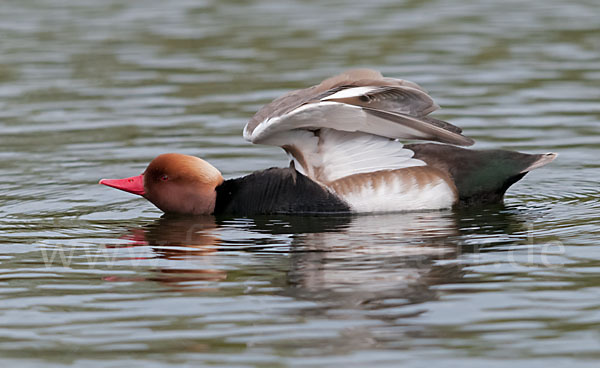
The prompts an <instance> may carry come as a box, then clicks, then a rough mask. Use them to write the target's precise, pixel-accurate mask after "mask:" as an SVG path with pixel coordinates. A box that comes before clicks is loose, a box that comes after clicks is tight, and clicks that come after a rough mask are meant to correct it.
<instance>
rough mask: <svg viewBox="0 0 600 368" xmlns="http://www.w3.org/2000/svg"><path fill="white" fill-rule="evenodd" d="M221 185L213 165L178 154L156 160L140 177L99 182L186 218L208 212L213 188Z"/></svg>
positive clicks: (211, 204) (214, 194)
mask: <svg viewBox="0 0 600 368" xmlns="http://www.w3.org/2000/svg"><path fill="white" fill-rule="evenodd" d="M222 182H223V176H221V173H220V172H219V170H217V169H216V168H215V167H214V166H212V165H211V164H209V163H208V162H206V161H204V160H202V159H200V158H198V157H193V156H188V155H182V154H179V153H165V154H162V155H160V156H158V157H156V158H155V159H154V160H152V162H150V164H149V165H148V167H147V168H146V171H144V173H143V174H141V175H138V176H133V177H130V178H125V179H102V180H100V184H104V185H107V186H109V187H113V188H117V189H120V190H124V191H126V192H129V193H133V194H138V195H141V196H143V197H144V198H146V199H147V200H149V201H150V202H152V203H153V204H154V205H155V206H156V207H158V208H160V209H161V210H162V211H163V212H166V213H180V214H189V215H206V214H210V213H212V212H213V211H214V208H215V201H216V198H217V193H216V191H215V188H216V187H217V186H218V185H220V184H221V183H222Z"/></svg>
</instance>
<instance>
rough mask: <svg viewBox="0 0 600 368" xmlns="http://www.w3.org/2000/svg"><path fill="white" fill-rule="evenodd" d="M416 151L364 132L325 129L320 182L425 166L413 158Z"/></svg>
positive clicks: (321, 140)
mask: <svg viewBox="0 0 600 368" xmlns="http://www.w3.org/2000/svg"><path fill="white" fill-rule="evenodd" d="M413 155H414V152H413V151H411V150H409V149H406V148H404V146H403V145H402V143H400V142H398V141H395V140H390V139H387V138H383V137H378V136H374V135H370V134H364V133H350V132H338V131H335V130H331V129H323V130H322V131H321V133H320V135H319V156H320V157H321V160H320V162H319V164H320V167H319V170H318V171H319V175H318V176H319V181H322V182H331V181H334V180H337V179H340V178H343V177H346V176H350V175H355V174H361V173H369V172H375V171H382V170H396V169H401V168H406V167H412V166H425V162H423V161H421V160H417V159H415V158H412V157H413Z"/></svg>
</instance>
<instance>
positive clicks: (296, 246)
mask: <svg viewBox="0 0 600 368" xmlns="http://www.w3.org/2000/svg"><path fill="white" fill-rule="evenodd" d="M523 230H525V227H524V219H523V216H521V214H519V213H518V212H517V211H516V210H513V209H510V208H509V209H506V208H498V207H496V206H492V207H491V208H490V207H484V208H482V209H478V210H477V211H470V210H468V209H464V210H460V211H452V212H450V211H434V212H416V213H401V214H381V215H372V216H357V215H340V216H270V217H266V216H258V217H255V218H245V219H239V218H230V217H217V218H214V217H212V216H202V217H191V216H184V217H182V216H176V217H174V216H163V217H162V218H160V219H157V220H156V221H155V222H153V223H152V224H150V225H147V226H145V227H143V228H141V229H136V230H132V233H133V234H134V236H133V237H129V238H130V240H132V241H134V242H135V243H136V244H144V245H146V246H150V247H151V248H152V250H153V252H154V254H155V255H156V256H157V257H158V258H162V259H166V260H167V261H164V262H162V261H161V262H159V264H160V265H161V266H160V267H159V268H157V269H155V272H154V274H153V275H152V276H151V277H149V278H148V279H150V280H154V281H159V282H161V283H163V284H165V285H168V286H169V288H170V289H176V290H181V291H183V290H190V291H199V290H207V287H210V288H212V289H210V290H214V288H215V287H217V288H220V287H221V286H220V285H219V284H210V285H208V286H207V285H206V284H205V283H203V282H205V281H223V280H227V282H228V283H230V284H236V283H244V282H246V281H247V280H248V279H252V280H254V281H257V282H259V283H260V284H261V285H263V286H264V287H267V288H276V289H277V290H278V291H276V293H280V294H282V295H286V296H291V297H293V298H297V299H303V300H327V301H328V303H338V304H340V303H342V304H350V305H352V306H360V308H361V309H363V308H378V305H379V303H381V302H384V301H385V302H386V303H387V304H386V305H387V307H389V305H390V304H389V303H390V300H392V301H393V303H397V305H403V304H411V303H420V302H424V301H427V300H432V299H435V298H437V297H438V291H437V290H436V289H435V288H432V286H434V285H440V284H448V283H456V282H463V281H462V278H463V275H464V270H463V267H462V265H461V262H455V261H454V260H455V259H456V258H457V257H458V256H460V255H461V254H463V253H468V252H478V251H479V250H480V249H478V248H477V245H478V244H481V243H484V244H485V246H488V247H490V246H494V245H504V242H505V241H506V239H507V235H508V236H510V235H511V234H512V233H513V232H516V233H521V232H522V231H523ZM483 237H485V238H486V240H485V241H482V238H483ZM470 239H476V241H475V242H471V241H469V240H470ZM222 251H224V252H222ZM230 251H234V252H242V251H243V253H241V254H243V255H244V256H241V254H239V253H238V255H236V256H235V257H233V258H231V257H230V256H227V254H231V253H229V252H230ZM220 256H223V257H220ZM246 256H247V257H246ZM255 257H258V258H256V259H255ZM240 258H243V260H242V261H241V262H240V261H239V259H240ZM232 259H237V260H236V261H235V263H234V264H233V265H232V264H230V263H229V262H231V260H232ZM229 268H231V269H232V270H233V271H227V269H229ZM196 281H198V282H200V283H196ZM224 287H226V286H224Z"/></svg>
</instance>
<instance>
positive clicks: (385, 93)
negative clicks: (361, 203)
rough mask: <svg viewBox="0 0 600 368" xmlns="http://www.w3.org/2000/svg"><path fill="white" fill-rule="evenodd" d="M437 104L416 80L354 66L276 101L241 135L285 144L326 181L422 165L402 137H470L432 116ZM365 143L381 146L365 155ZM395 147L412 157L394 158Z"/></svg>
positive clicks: (303, 167) (302, 166) (457, 141)
mask: <svg viewBox="0 0 600 368" xmlns="http://www.w3.org/2000/svg"><path fill="white" fill-rule="evenodd" d="M437 108H438V106H437V104H436V103H435V102H434V101H433V99H432V98H431V97H430V96H429V95H428V94H427V93H426V92H425V91H424V90H423V89H422V88H421V87H419V86H418V85H416V84H414V83H412V82H409V81H404V80H401V79H392V78H384V77H383V76H382V75H381V74H380V73H379V72H376V71H373V70H368V69H360V70H353V71H349V72H346V73H343V74H340V75H338V76H335V77H332V78H329V79H326V80H325V81H323V82H322V83H321V84H319V85H316V86H313V87H310V88H307V89H303V90H298V91H293V92H290V93H288V94H286V95H284V96H282V97H280V98H278V99H276V100H274V101H273V102H271V103H270V104H268V105H266V106H265V107H263V108H262V109H261V110H259V111H258V112H257V113H256V115H255V116H254V117H253V118H252V120H251V121H250V122H249V123H248V124H247V125H246V127H245V128H244V138H245V139H246V140H248V141H250V142H252V143H259V144H268V145H276V146H281V147H282V148H284V149H285V150H286V152H287V153H288V154H289V155H290V156H291V158H292V160H293V161H294V163H295V165H296V168H297V169H298V170H300V171H302V172H304V173H305V174H307V175H309V177H312V178H313V179H314V180H318V181H322V182H327V181H330V180H332V178H341V177H343V176H342V175H346V176H347V175H353V174H356V173H365V172H372V171H377V170H393V169H398V168H404V167H410V166H419V165H424V163H423V162H422V161H419V160H415V159H411V157H412V151H410V150H407V149H405V148H403V146H402V144H401V143H400V142H397V141H396V140H399V139H408V140H427V141H437V142H442V143H449V144H454V145H463V146H467V145H471V144H473V140H471V139H470V138H467V137H465V136H463V135H462V134H461V132H462V131H461V129H460V128H459V127H457V126H454V125H452V124H450V123H447V122H444V121H441V120H437V119H434V118H430V117H428V116H427V115H428V114H429V113H431V112H432V111H434V110H436V109H437ZM324 133H325V134H324ZM350 133H351V134H350ZM367 143H368V146H370V147H375V146H380V148H382V149H381V150H379V151H378V150H375V149H371V150H369V154H368V155H365V152H362V150H361V147H362V146H364V145H365V144H367ZM361 152H362V153H361ZM360 154H362V155H363V158H364V159H362V160H356V159H355V157H354V155H360ZM396 154H399V155H400V157H404V158H407V157H408V159H406V160H396V161H394V160H395V159H396V158H398V157H397V156H396ZM409 156H410V157H409ZM327 157H329V159H327ZM333 157H335V159H333ZM326 162H327V163H328V164H327V165H326V164H325V163H326ZM375 162H378V164H373V163H375Z"/></svg>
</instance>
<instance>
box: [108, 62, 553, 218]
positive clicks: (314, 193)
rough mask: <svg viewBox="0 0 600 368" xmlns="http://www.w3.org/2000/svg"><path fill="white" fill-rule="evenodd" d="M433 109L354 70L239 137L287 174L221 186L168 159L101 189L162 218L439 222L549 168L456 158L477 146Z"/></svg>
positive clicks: (195, 163) (399, 86)
mask: <svg viewBox="0 0 600 368" xmlns="http://www.w3.org/2000/svg"><path fill="white" fill-rule="evenodd" d="M436 109H438V105H437V104H436V103H435V102H434V101H433V99H432V98H431V97H430V96H429V95H428V94H427V92H426V91H425V90H423V89H422V88H421V87H420V86H419V85H417V84H415V83H413V82H409V81H406V80H402V79H394V78H387V77H383V76H382V75H381V74H380V73H379V72H377V71H374V70H370V69H357V70H350V71H347V72H345V73H342V74H340V75H337V76H334V77H331V78H328V79H326V80H324V81H323V82H321V83H320V84H318V85H315V86H312V87H309V88H306V89H302V90H297V91H292V92H289V93H287V94H285V95H283V96H281V97H279V98H277V99H276V100H274V101H273V102H271V103H269V104H267V105H265V106H264V107H263V108H261V109H260V110H259V111H258V112H257V113H256V114H255V115H254V117H253V118H252V119H251V120H250V121H249V122H248V124H247V125H246V127H245V128H244V132H243V134H244V138H245V139H246V140H248V141H250V142H252V143H256V144H266V145H275V146H279V147H281V148H283V150H284V151H285V152H286V154H287V155H288V156H289V158H290V167H287V168H270V169H267V170H263V171H258V172H254V173H252V174H250V175H247V176H244V177H241V178H235V179H229V180H225V179H223V176H222V175H221V173H220V172H219V171H218V170H217V169H216V168H215V167H213V166H212V165H210V164H209V163H208V162H206V161H204V160H202V159H200V158H197V157H193V156H187V155H182V154H177V153H168V154H163V155H160V156H158V157H156V158H155V159H154V160H152V162H150V164H149V165H148V167H147V168H146V170H145V171H144V173H143V174H141V175H138V176H134V177H131V178H125V179H103V180H101V181H100V184H104V185H108V186H110V187H114V188H117V189H121V190H124V191H127V192H130V193H133V194H138V195H141V196H143V197H144V198H146V199H148V200H149V201H150V202H152V203H153V204H154V205H156V206H157V207H158V208H159V209H161V210H162V211H164V212H167V213H180V214H193V215H200V214H232V215H250V214H274V213H304V214H310V213H340V212H354V213H373V212H397V211H418V210H437V209H444V208H450V207H452V206H457V205H459V206H460V205H471V204H477V203H493V202H500V201H502V199H503V197H504V193H505V192H506V190H507V189H508V188H509V187H510V186H511V185H512V184H514V183H515V182H517V181H518V180H520V179H521V178H522V177H523V176H524V175H525V174H527V173H528V172H529V171H531V170H533V169H536V168H538V167H541V166H544V165H546V164H548V163H550V162H551V161H553V160H554V159H555V158H556V156H557V155H556V154H555V153H546V154H525V153H519V152H513V151H505V150H470V149H465V148H462V147H458V146H470V145H472V144H473V143H474V141H473V140H472V139H470V138H468V137H465V136H464V135H462V130H461V129H460V128H459V127H457V126H454V125H452V124H450V123H448V122H445V121H442V120H438V119H435V118H432V117H430V116H429V114H430V113H431V112H433V111H435V110H436ZM406 140H410V141H415V140H416V141H430V142H437V143H420V144H419V143H417V144H415V143H413V144H403V143H402V142H401V141H406Z"/></svg>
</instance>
